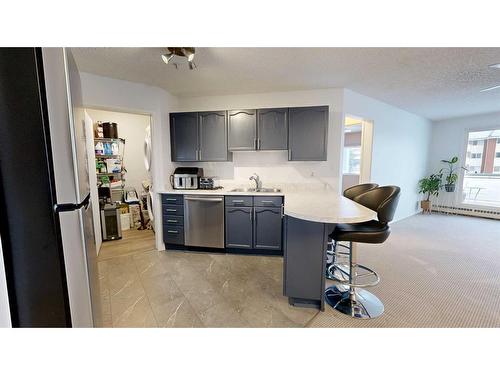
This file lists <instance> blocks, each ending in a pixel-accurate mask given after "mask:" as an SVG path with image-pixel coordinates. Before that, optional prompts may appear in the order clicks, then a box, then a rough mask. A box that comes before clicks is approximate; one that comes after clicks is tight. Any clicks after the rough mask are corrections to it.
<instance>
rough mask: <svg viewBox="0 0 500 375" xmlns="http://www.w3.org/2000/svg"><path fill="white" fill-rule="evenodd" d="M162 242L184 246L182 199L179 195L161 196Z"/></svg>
mask: <svg viewBox="0 0 500 375" xmlns="http://www.w3.org/2000/svg"><path fill="white" fill-rule="evenodd" d="M161 200H162V201H161V203H162V219H163V242H164V243H165V244H166V245H167V247H168V245H184V197H183V196H182V195H181V194H162V196H161Z"/></svg>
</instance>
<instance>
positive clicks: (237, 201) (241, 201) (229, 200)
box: [225, 195, 253, 207]
mask: <svg viewBox="0 0 500 375" xmlns="http://www.w3.org/2000/svg"><path fill="white" fill-rule="evenodd" d="M225 201H226V202H225V203H226V207H228V206H243V207H252V206H253V197H251V196H248V195H226V197H225Z"/></svg>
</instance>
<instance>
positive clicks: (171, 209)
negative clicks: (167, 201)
mask: <svg viewBox="0 0 500 375" xmlns="http://www.w3.org/2000/svg"><path fill="white" fill-rule="evenodd" d="M167 212H177V209H175V208H167Z"/></svg>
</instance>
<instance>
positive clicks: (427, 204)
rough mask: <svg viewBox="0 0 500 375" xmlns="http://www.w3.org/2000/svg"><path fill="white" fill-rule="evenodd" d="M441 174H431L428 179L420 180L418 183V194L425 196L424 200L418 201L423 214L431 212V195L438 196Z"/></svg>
mask: <svg viewBox="0 0 500 375" xmlns="http://www.w3.org/2000/svg"><path fill="white" fill-rule="evenodd" d="M441 178H442V174H441V173H434V174H431V175H430V176H429V177H425V178H422V179H421V180H420V181H419V182H418V187H419V193H422V194H427V196H426V197H425V199H424V200H422V201H420V207H421V208H422V210H423V211H424V212H431V210H432V202H431V195H434V196H436V197H437V196H438V195H439V189H440V188H441Z"/></svg>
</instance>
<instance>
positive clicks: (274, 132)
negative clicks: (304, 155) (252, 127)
mask: <svg viewBox="0 0 500 375" xmlns="http://www.w3.org/2000/svg"><path fill="white" fill-rule="evenodd" d="M287 148H288V108H269V109H258V110H257V149H258V150H286V149H287Z"/></svg>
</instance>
